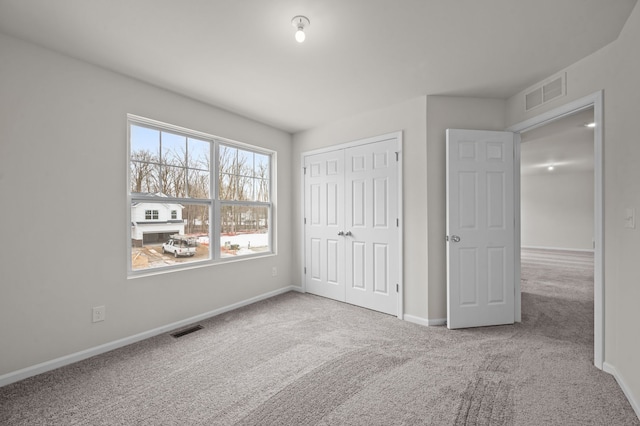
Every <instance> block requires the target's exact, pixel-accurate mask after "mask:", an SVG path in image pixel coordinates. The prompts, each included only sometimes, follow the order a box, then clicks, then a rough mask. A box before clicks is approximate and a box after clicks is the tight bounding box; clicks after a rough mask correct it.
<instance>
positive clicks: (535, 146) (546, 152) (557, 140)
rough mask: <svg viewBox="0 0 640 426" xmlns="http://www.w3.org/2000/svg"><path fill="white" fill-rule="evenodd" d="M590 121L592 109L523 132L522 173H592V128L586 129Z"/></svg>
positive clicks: (591, 119) (591, 120)
mask: <svg viewBox="0 0 640 426" xmlns="http://www.w3.org/2000/svg"><path fill="white" fill-rule="evenodd" d="M591 122H593V108H589V109H587V110H584V111H581V112H579V113H576V114H573V115H570V116H567V117H563V118H562V119H560V120H556V121H554V122H552V123H550V124H547V125H546V126H543V127H539V128H537V129H534V130H531V131H529V132H526V133H523V134H522V145H521V154H520V160H521V161H520V171H521V174H522V175H535V174H547V173H556V174H557V173H576V172H593V169H594V156H593V141H594V139H593V129H591V128H588V127H585V124H588V123H591ZM549 166H553V167H554V169H553V170H552V171H549V170H548V167H549Z"/></svg>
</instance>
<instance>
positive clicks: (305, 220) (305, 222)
mask: <svg viewBox="0 0 640 426" xmlns="http://www.w3.org/2000/svg"><path fill="white" fill-rule="evenodd" d="M304 224H305V225H306V224H307V218H306V217H305V218H304Z"/></svg>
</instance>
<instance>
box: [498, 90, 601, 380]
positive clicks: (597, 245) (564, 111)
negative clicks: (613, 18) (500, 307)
mask: <svg viewBox="0 0 640 426" xmlns="http://www.w3.org/2000/svg"><path fill="white" fill-rule="evenodd" d="M588 108H593V121H594V122H595V123H596V126H595V128H594V129H593V130H594V132H593V151H594V152H593V154H594V160H593V162H594V212H593V215H594V234H593V238H594V269H593V281H594V285H593V287H594V288H593V290H594V291H593V292H594V301H593V311H594V342H593V353H594V356H593V363H594V365H595V366H596V367H598V368H599V369H602V363H603V361H604V333H605V327H604V320H605V318H604V219H603V218H604V201H603V200H604V198H603V194H604V179H603V164H604V163H603V158H604V138H603V125H604V120H603V119H604V114H603V108H604V93H603V91H602V90H600V91H598V92H595V93H592V94H591V95H588V96H585V97H583V98H580V99H577V100H575V101H573V102H569V103H567V104H565V105H563V106H560V107H558V108H554V109H552V110H551V111H547V112H545V113H542V114H540V115H538V116H536V117H533V118H530V119H528V120H525V121H523V122H521V123H518V124H515V125H513V126H511V127H509V128H508V129H507V130H509V131H511V132H515V133H523V132H526V131H528V130H533V129H535V128H537V127H540V126H544V125H545V124H549V123H551V122H552V121H555V120H558V119H560V118H563V117H566V116H569V115H572V114H575V113H576V112H579V111H582V110H585V109H588ZM517 155H518V157H517V158H516V163H519V162H520V149H519V147H518V150H517ZM517 190H518V192H519V191H520V185H518V186H517ZM519 233H520V204H519V203H516V235H519ZM517 249H518V248H517ZM516 281H518V280H516ZM516 297H517V298H518V299H519V298H520V297H521V294H520V293H519V292H516Z"/></svg>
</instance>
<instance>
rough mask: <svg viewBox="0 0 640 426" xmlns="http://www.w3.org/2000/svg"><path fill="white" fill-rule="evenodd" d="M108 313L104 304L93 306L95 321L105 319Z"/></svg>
mask: <svg viewBox="0 0 640 426" xmlns="http://www.w3.org/2000/svg"><path fill="white" fill-rule="evenodd" d="M106 315H107V311H106V308H105V307H104V306H94V307H93V322H100V321H104V320H105V317H106Z"/></svg>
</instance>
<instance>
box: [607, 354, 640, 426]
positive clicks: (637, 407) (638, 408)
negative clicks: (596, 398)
mask: <svg viewBox="0 0 640 426" xmlns="http://www.w3.org/2000/svg"><path fill="white" fill-rule="evenodd" d="M602 370H603V371H605V372H607V373H609V374H611V375H612V376H613V377H614V378H615V379H616V382H618V385H619V386H620V389H622V392H624V395H625V396H626V397H627V400H629V404H631V407H632V408H633V411H635V412H636V416H638V419H640V401H637V400H636V399H635V398H634V395H633V394H632V393H631V390H630V389H629V387H628V386H627V384H626V383H625V382H624V380H623V379H622V377H621V376H620V375H619V374H618V370H616V368H615V367H614V366H613V365H611V364H609V363H608V362H604V363H602Z"/></svg>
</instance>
